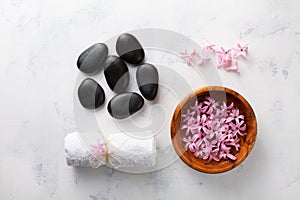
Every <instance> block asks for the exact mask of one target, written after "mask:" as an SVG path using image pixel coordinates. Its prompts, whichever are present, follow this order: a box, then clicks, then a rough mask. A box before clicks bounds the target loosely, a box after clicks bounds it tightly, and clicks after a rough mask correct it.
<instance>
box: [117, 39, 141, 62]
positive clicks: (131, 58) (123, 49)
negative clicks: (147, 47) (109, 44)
mask: <svg viewBox="0 0 300 200" xmlns="http://www.w3.org/2000/svg"><path fill="white" fill-rule="evenodd" d="M116 51H117V53H118V55H119V56H120V58H121V59H123V60H125V61H126V62H128V63H130V64H134V65H137V64H139V63H141V62H142V61H143V60H144V58H145V52H144V49H143V47H142V45H141V44H140V42H139V41H138V40H137V39H136V37H134V36H133V35H131V34H129V33H123V34H121V35H120V36H119V37H118V39H117V43H116Z"/></svg>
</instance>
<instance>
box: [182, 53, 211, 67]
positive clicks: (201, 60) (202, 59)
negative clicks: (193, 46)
mask: <svg viewBox="0 0 300 200" xmlns="http://www.w3.org/2000/svg"><path fill="white" fill-rule="evenodd" d="M180 55H181V58H183V59H184V60H185V62H186V64H187V65H188V66H191V64H192V61H193V60H195V59H197V60H199V61H198V65H202V64H204V63H206V62H208V61H209V60H210V57H209V56H208V55H206V56H205V57H202V56H201V55H200V53H199V52H198V51H197V50H194V51H193V52H192V53H190V54H189V53H188V52H187V50H185V51H184V52H180Z"/></svg>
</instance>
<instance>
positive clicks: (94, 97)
mask: <svg viewBox="0 0 300 200" xmlns="http://www.w3.org/2000/svg"><path fill="white" fill-rule="evenodd" d="M78 98H79V101H80V103H81V105H82V106H83V107H85V108H88V109H96V108H99V107H100V106H101V105H102V104H103V103H104V101H105V93H104V90H103V88H102V87H101V86H100V85H99V84H98V83H97V82H96V81H95V80H93V79H91V78H87V79H84V80H83V81H82V83H81V84H80V86H79V88H78Z"/></svg>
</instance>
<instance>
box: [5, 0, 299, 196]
mask: <svg viewBox="0 0 300 200" xmlns="http://www.w3.org/2000/svg"><path fill="white" fill-rule="evenodd" d="M299 10H300V2H299V1H297V0H290V1H283V0H282V1H280V0H265V1H261V0H251V1H250V0H248V1H234V0H231V1H215V0H210V1H200V0H195V1H179V0H176V1H171V0H168V1H167V0H165V1H159V0H151V1H150V0H148V1H138V0H135V1H129V0H128V1H114V0H106V1H96V0H85V1H80V0H47V1H38V0H10V1H9V0H1V4H0V25H1V28H0V47H1V48H0V55H1V56H0V58H1V65H0V69H1V70H0V92H1V101H0V102H1V103H0V111H1V112H0V125H1V139H0V157H1V162H0V199H5V200H9V199H32V200H35V199H58V200H60V199H74V200H75V199H92V200H104V199H141V197H142V198H143V199H145V200H146V199H190V198H193V197H197V198H199V199H200V198H201V199H220V198H222V199H230V200H233V199H299V195H300V192H299V191H300V190H299V189H300V141H299V129H300V125H299V122H298V121H299V114H298V112H299V111H300V109H299V108H298V102H299V101H300V79H299V73H300V67H299V66H300V59H299V58H300V46H299V45H300V13H299ZM144 27H154V28H163V29H170V30H174V31H177V32H179V33H182V34H185V35H187V36H188V37H191V38H192V39H194V40H195V41H199V42H200V41H201V38H202V37H203V36H205V37H207V38H209V39H210V40H211V41H215V43H217V44H219V45H223V46H225V47H231V46H233V45H235V43H236V42H237V41H242V42H245V43H249V48H250V52H249V53H250V59H249V60H248V61H247V62H240V69H241V75H240V76H239V75H236V74H234V73H227V72H224V71H219V72H220V76H221V77H222V81H223V84H224V85H225V86H228V87H231V88H233V89H235V90H237V91H239V92H240V93H241V94H243V95H244V96H245V97H246V98H247V99H248V100H249V102H250V103H251V104H252V106H253V107H254V109H255V111H256V115H257V118H258V123H259V133H258V140H257V143H256V145H255V148H254V150H253V152H252V153H251V155H250V156H249V157H248V159H247V160H246V161H245V162H244V163H243V164H242V165H241V166H239V167H238V168H236V169H234V170H232V171H230V172H228V173H224V174H220V175H207V174H203V173H199V172H197V171H194V170H192V169H190V168H188V167H187V166H185V165H184V164H183V163H182V162H181V161H179V160H178V161H177V162H176V163H174V164H173V165H171V166H169V167H167V168H165V169H163V170H161V171H157V172H153V173H148V174H141V175H132V174H126V173H122V172H117V171H114V170H111V169H109V168H101V169H97V170H93V169H72V168H70V167H67V166H66V164H65V161H64V154H63V151H64V149H63V138H64V136H65V134H66V133H67V132H70V131H72V130H74V129H75V128H76V124H75V121H74V116H73V110H72V109H73V107H72V101H73V99H72V96H73V91H74V83H75V80H76V76H77V73H78V71H77V70H76V67H75V62H76V57H77V55H78V53H79V52H80V51H81V50H82V49H83V48H85V47H86V46H87V44H92V43H94V42H96V41H99V40H100V41H101V40H106V39H108V38H110V37H111V36H113V35H115V34H118V33H121V32H124V31H128V30H133V29H137V28H144ZM211 67H213V66H211Z"/></svg>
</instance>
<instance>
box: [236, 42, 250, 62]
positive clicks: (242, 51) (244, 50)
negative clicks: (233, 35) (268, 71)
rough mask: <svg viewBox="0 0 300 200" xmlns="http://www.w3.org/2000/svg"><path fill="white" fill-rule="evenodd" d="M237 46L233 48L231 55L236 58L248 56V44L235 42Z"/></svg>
mask: <svg viewBox="0 0 300 200" xmlns="http://www.w3.org/2000/svg"><path fill="white" fill-rule="evenodd" d="M237 47H238V48H234V54H233V57H234V58H236V59H238V58H245V59H247V58H248V45H247V44H246V45H245V46H241V45H240V43H237Z"/></svg>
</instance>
